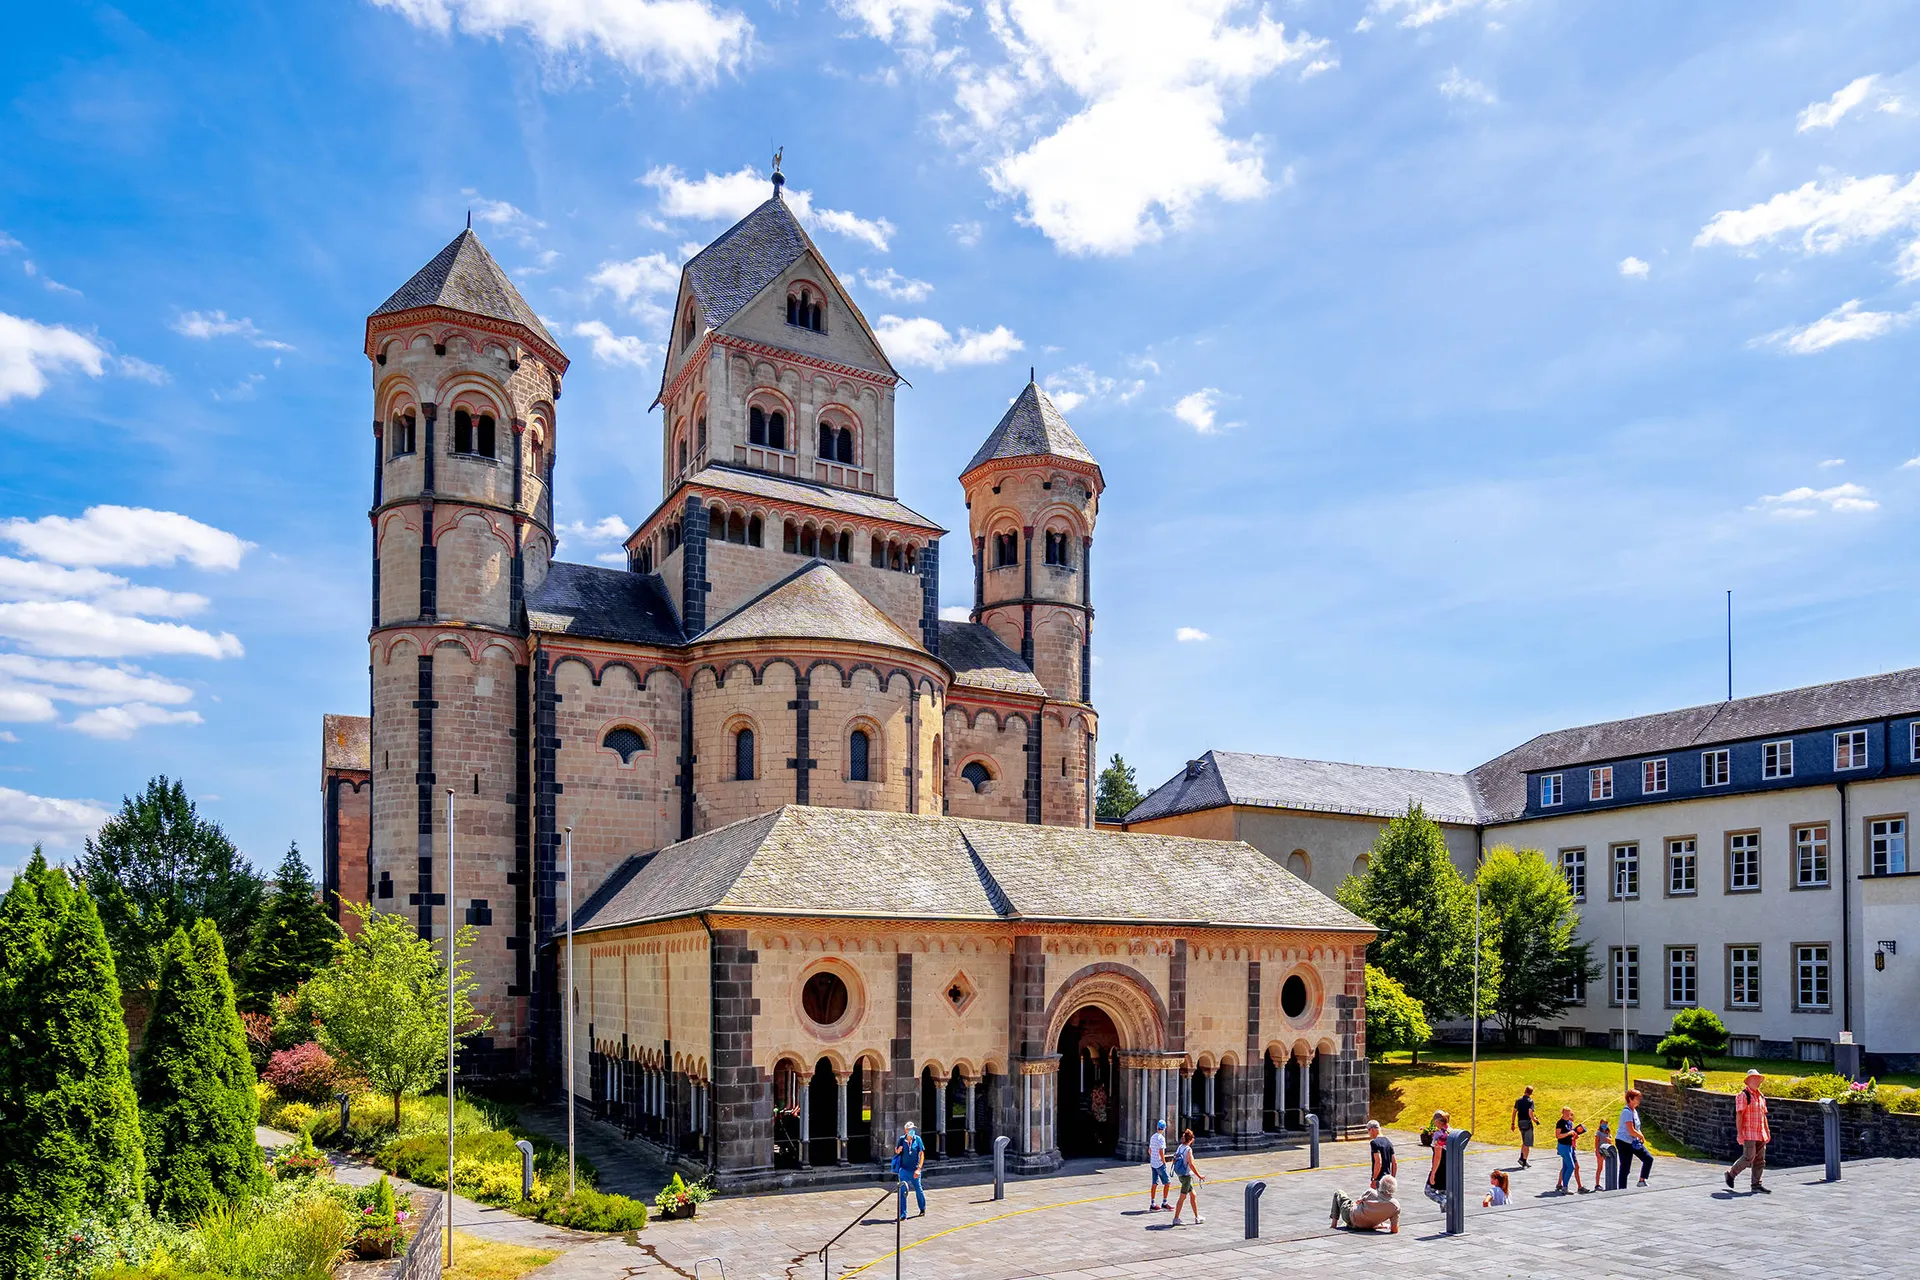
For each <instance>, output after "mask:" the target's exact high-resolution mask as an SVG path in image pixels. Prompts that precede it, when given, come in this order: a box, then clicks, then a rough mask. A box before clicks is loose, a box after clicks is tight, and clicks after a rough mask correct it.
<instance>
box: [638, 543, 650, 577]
mask: <svg viewBox="0 0 1920 1280" xmlns="http://www.w3.org/2000/svg"><path fill="white" fill-rule="evenodd" d="M634 569H635V571H636V572H639V573H652V572H653V544H652V543H648V544H647V545H646V546H644V547H642V548H640V558H639V559H638V560H636V561H634Z"/></svg>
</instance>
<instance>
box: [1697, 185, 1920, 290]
mask: <svg viewBox="0 0 1920 1280" xmlns="http://www.w3.org/2000/svg"><path fill="white" fill-rule="evenodd" d="M1915 232H1920V173H1916V174H1915V175H1914V176H1913V177H1912V178H1909V179H1907V180H1905V181H1902V180H1901V178H1900V177H1899V176H1898V175H1897V174H1891V173H1882V174H1876V175H1875V176H1873V177H1871V178H1841V179H1839V180H1838V181H1834V182H1827V181H1817V182H1807V183H1804V184H1802V185H1801V186H1799V187H1796V188H1795V189H1793V190H1792V191H1782V192H1780V193H1779V194H1778V195H1775V196H1773V197H1772V198H1771V199H1768V200H1764V201H1762V202H1761V203H1759V204H1756V205H1752V206H1750V207H1748V208H1745V209H1724V210H1722V211H1721V212H1719V213H1716V214H1714V215H1713V217H1712V218H1711V219H1709V220H1708V222H1707V225H1706V226H1704V227H1702V228H1701V229H1700V233H1699V234H1698V235H1696V236H1695V237H1694V238H1693V243H1694V245H1695V247H1696V248H1708V247H1712V246H1715V245H1720V246H1724V247H1726V248H1730V249H1735V250H1740V251H1743V252H1752V251H1757V250H1758V249H1759V247H1760V246H1762V245H1767V244H1777V243H1782V242H1786V243H1797V245H1798V247H1799V249H1800V250H1801V251H1802V252H1804V253H1809V254H1826V253H1837V252H1838V251H1840V250H1841V249H1844V248H1847V247H1848V246H1850V245H1854V244H1860V243H1864V242H1867V241H1872V240H1878V239H1880V238H1881V237H1883V236H1887V235H1897V234H1906V235H1912V234H1914V233H1915ZM1897 270H1898V272H1899V274H1900V275H1901V276H1902V278H1904V279H1907V280H1920V240H1910V241H1909V242H1908V243H1907V244H1906V245H1905V247H1904V248H1903V249H1902V251H1901V254H1900V259H1899V263H1898V266H1897Z"/></svg>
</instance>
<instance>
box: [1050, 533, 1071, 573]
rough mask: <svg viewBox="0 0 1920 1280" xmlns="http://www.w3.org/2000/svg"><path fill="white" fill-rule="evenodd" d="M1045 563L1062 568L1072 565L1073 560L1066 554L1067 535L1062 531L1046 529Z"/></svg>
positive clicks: (1068, 567)
mask: <svg viewBox="0 0 1920 1280" xmlns="http://www.w3.org/2000/svg"><path fill="white" fill-rule="evenodd" d="M1047 563H1048V564H1051V565H1057V566H1059V567H1061V568H1063V569H1070V568H1072V567H1073V560H1072V559H1071V557H1069V555H1068V554H1067V535H1066V533H1065V532H1063V531H1058V530H1054V529H1049V530H1047Z"/></svg>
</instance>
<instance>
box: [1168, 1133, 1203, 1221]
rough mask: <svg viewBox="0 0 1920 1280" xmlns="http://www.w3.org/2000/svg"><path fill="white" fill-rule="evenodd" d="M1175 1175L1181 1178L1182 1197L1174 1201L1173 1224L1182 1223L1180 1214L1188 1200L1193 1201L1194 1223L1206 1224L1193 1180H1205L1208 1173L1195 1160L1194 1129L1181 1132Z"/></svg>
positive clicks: (1174, 1164) (1174, 1156)
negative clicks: (1202, 1171)
mask: <svg viewBox="0 0 1920 1280" xmlns="http://www.w3.org/2000/svg"><path fill="white" fill-rule="evenodd" d="M1173 1176H1174V1177H1176V1178H1178V1179H1180V1198H1179V1199H1177V1200H1175V1201H1174V1202H1173V1225H1174V1226H1176V1227H1177V1226H1179V1225H1180V1214H1181V1212H1182V1211H1183V1210H1184V1209H1185V1208H1186V1205H1187V1201H1189V1200H1191V1201H1193V1225H1194V1226H1196V1227H1199V1226H1205V1225H1206V1221H1207V1220H1206V1219H1205V1218H1203V1217H1201V1216H1200V1193H1199V1192H1197V1191H1195V1190H1194V1189H1193V1180H1194V1179H1195V1178H1199V1179H1200V1181H1202V1182H1205V1181H1206V1180H1207V1179H1206V1175H1204V1174H1202V1173H1201V1172H1200V1167H1199V1166H1198V1165H1196V1164H1195V1163H1194V1162H1193V1130H1191V1129H1183V1130H1181V1132H1180V1145H1179V1146H1178V1147H1175V1148H1174V1151H1173Z"/></svg>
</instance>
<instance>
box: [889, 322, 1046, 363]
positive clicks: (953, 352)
mask: <svg viewBox="0 0 1920 1280" xmlns="http://www.w3.org/2000/svg"><path fill="white" fill-rule="evenodd" d="M873 331H874V334H875V335H876V336H878V337H879V339H880V345H881V346H883V347H885V348H886V351H887V355H888V356H890V357H891V358H892V359H893V360H894V361H895V362H897V363H899V364H903V365H911V366H919V367H921V368H927V369H934V370H940V369H945V368H946V367H947V366H948V365H962V364H999V363H1000V362H1001V361H1003V360H1005V359H1006V358H1007V357H1008V356H1010V355H1012V354H1013V353H1014V352H1016V351H1019V350H1022V349H1023V348H1024V347H1025V345H1026V344H1025V343H1023V342H1021V341H1020V339H1019V338H1017V337H1015V336H1014V333H1013V330H1011V329H1009V328H1007V326H1005V325H1003V324H997V325H995V326H994V327H993V328H991V329H989V330H987V331H985V332H976V331H975V330H972V329H962V330H960V336H959V337H957V338H956V337H955V336H954V335H953V334H951V333H949V332H948V331H947V326H945V325H943V324H941V323H940V322H939V321H938V320H931V319H928V318H927V317H925V316H915V317H913V318H912V319H904V318H902V317H900V316H881V317H880V322H879V323H878V324H876V325H874V327H873Z"/></svg>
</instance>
